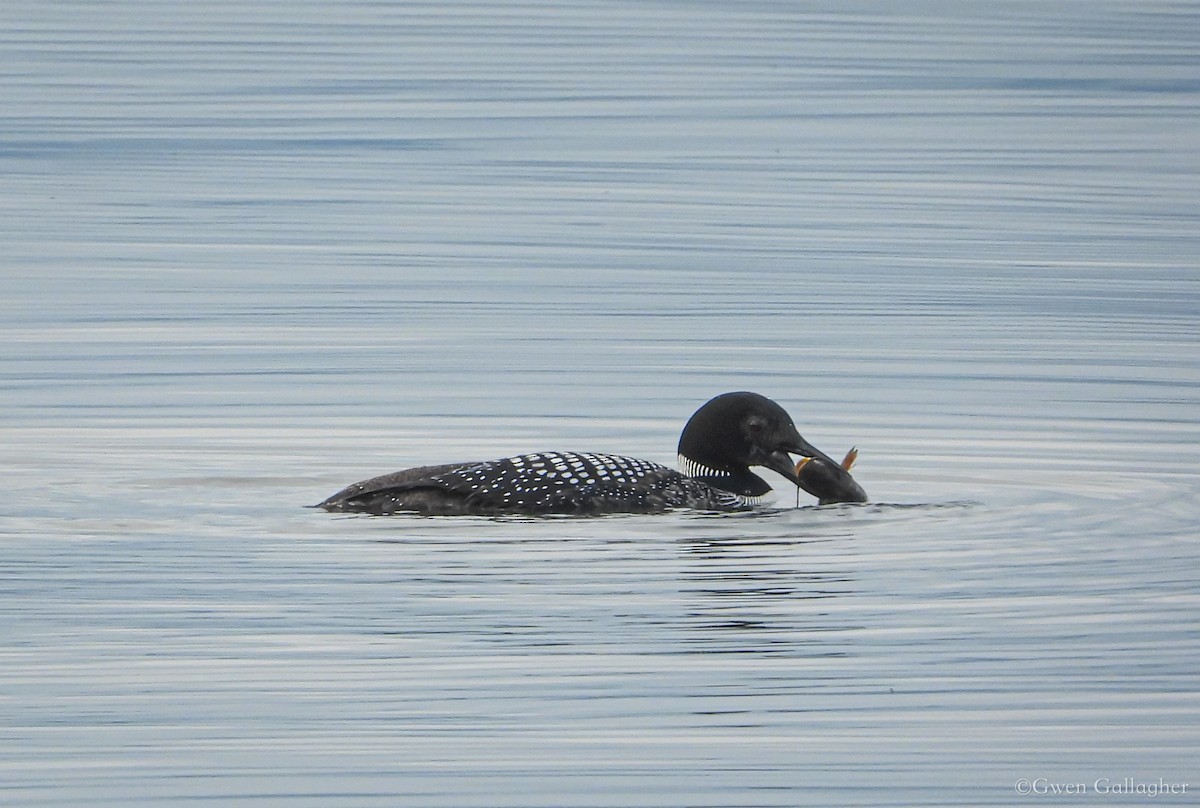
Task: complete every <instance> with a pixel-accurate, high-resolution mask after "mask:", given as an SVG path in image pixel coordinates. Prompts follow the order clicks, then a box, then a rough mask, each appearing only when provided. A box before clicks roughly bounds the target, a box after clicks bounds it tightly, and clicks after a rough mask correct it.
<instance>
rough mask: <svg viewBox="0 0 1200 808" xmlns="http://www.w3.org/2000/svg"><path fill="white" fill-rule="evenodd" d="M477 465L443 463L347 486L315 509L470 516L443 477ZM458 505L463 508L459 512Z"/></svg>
mask: <svg viewBox="0 0 1200 808" xmlns="http://www.w3.org/2000/svg"><path fill="white" fill-rule="evenodd" d="M478 465H480V463H443V464H441V465H437V466H418V467H416V468H411V469H404V470H403V471H395V472H392V473H391V474H382V475H380V476H378V477H372V478H371V479H369V480H363V481H362V482H358V483H354V484H353V485H348V486H346V487H345V488H343V489H342V490H341V491H338V492H337V493H336V494H334V495H333V496H331V497H329V498H328V499H326V500H325V501H324V502H320V503H318V504H317V505H315V506H314V507H317V508H324V509H325V510H327V511H333V512H343V511H344V512H350V513H371V514H376V515H382V514H387V513H397V512H400V511H415V512H421V513H446V514H452V513H468V512H469V511H467V510H465V509H464V508H462V507H461V503H462V500H463V496H462V495H461V494H459V493H456V492H454V491H453V487H452V486H448V485H447V484H446V482H444V478H443V475H453V473H454V472H458V471H461V470H463V469H468V468H472V467H474V466H478ZM456 503H458V504H459V505H460V507H459V508H457V509H456V507H455V505H456Z"/></svg>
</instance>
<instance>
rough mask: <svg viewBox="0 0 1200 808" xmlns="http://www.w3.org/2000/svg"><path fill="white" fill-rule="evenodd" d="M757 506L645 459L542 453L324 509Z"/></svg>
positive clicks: (450, 469)
mask: <svg viewBox="0 0 1200 808" xmlns="http://www.w3.org/2000/svg"><path fill="white" fill-rule="evenodd" d="M421 472H424V473H421ZM756 502H757V500H754V499H752V498H748V497H742V496H739V495H737V494H733V493H730V492H728V491H723V490H721V489H719V488H714V487H712V486H709V485H706V484H705V483H703V482H700V481H698V480H693V479H691V478H690V477H687V476H685V475H684V474H681V473H680V472H678V471H676V470H675V469H672V468H669V467H667V466H663V465H660V464H658V463H652V462H650V461H647V460H639V459H637V458H633V457H624V456H621V455H609V454H593V453H589V452H538V453H535V454H526V455H518V456H516V457H504V458H500V459H497V460H486V461H483V462H479V463H460V464H450V465H445V466H435V467H428V468H427V469H411V470H409V471H408V472H405V473H404V474H403V477H397V476H396V475H387V476H384V477H378V478H374V479H372V480H367V481H364V482H362V483H358V484H356V485H355V486H352V487H351V488H349V489H346V490H345V491H343V492H339V494H336V495H334V496H333V497H331V498H330V500H328V501H327V502H326V503H323V507H327V508H330V507H332V509H335V510H356V511H368V512H374V513H391V512H397V511H406V510H407V511H426V512H430V511H432V512H461V513H478V514H488V513H528V514H537V513H542V514H588V513H647V512H655V511H663V510H670V509H672V508H696V509H700V510H715V511H728V510H741V509H743V508H748V507H751V506H753V505H754V504H756Z"/></svg>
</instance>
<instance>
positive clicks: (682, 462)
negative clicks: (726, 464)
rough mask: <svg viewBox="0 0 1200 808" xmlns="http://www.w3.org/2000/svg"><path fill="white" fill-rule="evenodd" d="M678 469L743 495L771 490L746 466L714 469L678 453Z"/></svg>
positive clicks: (755, 495) (704, 481) (761, 494)
mask: <svg viewBox="0 0 1200 808" xmlns="http://www.w3.org/2000/svg"><path fill="white" fill-rule="evenodd" d="M679 470H680V471H682V472H683V473H684V474H686V475H687V476H688V477H691V478H692V479H693V480H697V481H699V482H702V483H704V484H705V485H711V486H712V487H713V488H720V489H721V490H722V491H729V492H730V493H733V494H740V495H741V496H744V497H761V496H763V495H765V494H767V493H769V492H770V490H771V486H769V485H767V481H766V480H764V479H763V478H762V477H759V476H758V475H757V474H755V473H754V472H752V471H751V470H750V469H749V467H747V466H742V467H741V468H739V469H734V470H726V469H714V468H711V467H709V466H706V465H704V464H703V463H698V462H696V461H695V460H693V459H692V458H690V457H688V456H687V455H682V454H681V455H679Z"/></svg>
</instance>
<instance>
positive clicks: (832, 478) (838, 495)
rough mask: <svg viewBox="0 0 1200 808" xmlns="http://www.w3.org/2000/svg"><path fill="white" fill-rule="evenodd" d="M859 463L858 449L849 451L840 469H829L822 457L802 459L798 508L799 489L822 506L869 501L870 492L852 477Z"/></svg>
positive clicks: (798, 487)
mask: <svg viewBox="0 0 1200 808" xmlns="http://www.w3.org/2000/svg"><path fill="white" fill-rule="evenodd" d="M856 460H858V447H854V448H852V449H851V450H850V451H848V452H846V457H845V458H844V459H843V460H842V463H841V467H840V468H837V467H833V466H830V464H829V463H827V462H826V461H825V460H823V459H821V458H819V457H802V458H800V461H799V462H798V463H796V479H797V480H799V482H798V484H797V487H796V507H800V490H801V489H803V490H805V491H807V492H808V493H810V494H812V495H813V496H814V497H816V498H817V503H818V504H819V505H833V504H836V503H839V502H858V503H862V502H866V501H867V492H866V491H864V490H863V487H862V486H861V485H859V484H858V482H857V481H856V480H855V479H854V478H853V477H851V476H850V469H851V467H853V466H854V462H855V461H856Z"/></svg>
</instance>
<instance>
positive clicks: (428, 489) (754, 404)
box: [317, 392, 866, 516]
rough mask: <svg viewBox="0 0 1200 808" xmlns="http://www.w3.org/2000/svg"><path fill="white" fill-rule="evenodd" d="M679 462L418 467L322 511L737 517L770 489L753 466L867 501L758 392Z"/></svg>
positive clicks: (584, 455)
mask: <svg viewBox="0 0 1200 808" xmlns="http://www.w3.org/2000/svg"><path fill="white" fill-rule="evenodd" d="M789 453H791V454H797V455H801V456H803V457H807V458H812V463H816V464H819V465H820V467H821V472H822V473H820V474H818V475H814V474H812V473H811V471H810V472H809V473H806V474H804V475H803V476H801V475H800V473H799V472H798V470H797V468H796V466H795V465H794V464H793V462H792V459H791V457H790V456H789ZM812 463H810V465H812ZM679 464H680V469H681V470H680V471H677V470H675V469H672V468H669V467H667V466H663V465H660V464H658V463H652V462H650V461H648V460H639V459H637V458H632V457H623V456H621V455H610V454H594V453H588V452H540V453H536V454H526V455H519V456H517V457H505V458H500V459H497V460H486V461H482V462H470V463H448V464H443V465H438V466H421V467H419V468H412V469H406V470H404V471H398V472H394V473H392V474H385V475H383V476H381V477H373V478H371V479H369V480H363V481H362V482H359V483H354V484H353V485H350V486H348V487H346V488H344V489H343V490H341V491H339V492H337V493H336V494H334V495H333V496H331V497H329V498H328V499H326V500H325V501H324V502H322V503H320V504H319V505H318V506H317V507H320V508H324V509H325V510H327V511H334V512H354V513H370V514H380V515H382V514H391V513H423V514H429V515H447V516H449V515H466V514H480V515H497V514H604V513H656V512H661V511H667V510H672V509H675V508H693V509H697V510H703V511H740V510H746V509H749V508H753V507H754V506H756V505H758V504H759V503H760V502H761V501H762V499H763V497H764V496H765V495H766V494H767V493H769V492H770V490H771V487H770V486H769V485H768V484H767V483H766V481H765V480H763V479H762V478H761V477H759V476H758V475H757V474H755V473H754V472H752V471H751V470H750V467H751V466H765V467H766V468H769V469H772V470H774V471H776V472H778V473H779V474H782V475H783V476H784V477H786V478H788V479H789V480H791V481H792V482H793V483H795V484H796V485H798V486H801V487H803V488H804V489H805V490H806V491H808V492H809V493H811V494H813V495H814V496H816V497H817V498H818V499H819V500H820V501H821V502H822V503H825V502H865V501H866V494H865V493H864V492H863V490H862V488H861V487H859V485H858V483H856V482H855V481H854V479H853V478H852V477H851V476H850V474H849V473H848V472H847V471H845V470H844V469H843V468H842V467H841V466H840V465H839V464H838V463H836V462H834V461H833V460H830V459H829V458H828V457H826V456H825V455H824V454H822V453H821V452H820V451H818V450H817V449H815V448H814V447H813V446H811V445H810V444H809V443H808V442H807V441H806V440H804V438H802V437H801V436H800V433H798V432H797V431H796V427H795V425H794V424H793V423H792V419H791V417H790V416H788V414H787V412H786V411H785V410H784V409H783V408H782V407H780V406H779V405H778V404H776V403H775V402H774V401H771V400H770V399H768V398H765V397H763V396H760V395H758V394H757V393H747V392H739V393H725V394H724V395H720V396H717V397H716V398H714V399H712V400H711V401H709V402H708V403H706V404H705V405H704V406H702V407H701V408H700V409H699V410H697V411H696V413H695V414H694V415H693V416H692V417H691V419H690V420H689V421H688V423H687V425H686V426H685V427H684V430H683V434H682V436H681V437H680V439H679ZM812 481H816V483H813V482H812Z"/></svg>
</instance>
